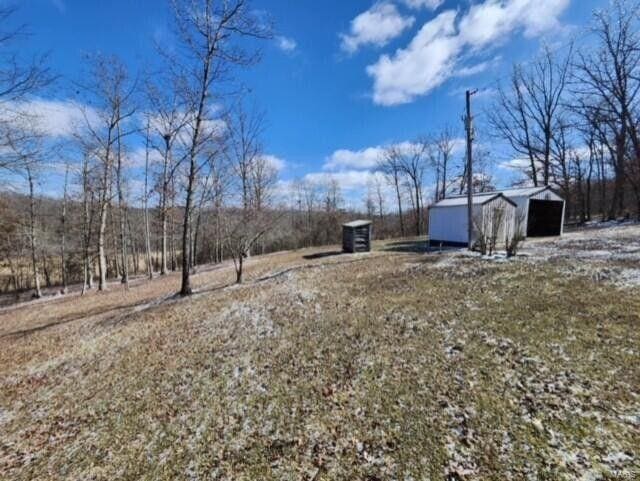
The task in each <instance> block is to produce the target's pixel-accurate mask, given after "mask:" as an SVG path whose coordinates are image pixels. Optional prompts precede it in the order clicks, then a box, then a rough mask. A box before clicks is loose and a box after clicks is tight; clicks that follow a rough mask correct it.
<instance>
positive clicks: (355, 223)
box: [342, 220, 372, 227]
mask: <svg viewBox="0 0 640 481" xmlns="http://www.w3.org/2000/svg"><path fill="white" fill-rule="evenodd" d="M371 224H372V221H370V220H352V221H351V222H347V223H346V224H342V226H343V227H364V226H365V225H371Z"/></svg>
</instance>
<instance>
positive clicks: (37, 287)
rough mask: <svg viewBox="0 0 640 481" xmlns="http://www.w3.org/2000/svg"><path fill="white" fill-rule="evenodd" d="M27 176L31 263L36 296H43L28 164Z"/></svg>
mask: <svg viewBox="0 0 640 481" xmlns="http://www.w3.org/2000/svg"><path fill="white" fill-rule="evenodd" d="M27 177H28V181H29V233H30V244H31V265H32V268H33V281H34V287H35V292H34V297H36V298H40V297H42V290H41V289H40V273H39V272H38V260H37V255H36V249H37V240H36V199H35V191H34V186H33V173H32V171H31V167H29V166H27Z"/></svg>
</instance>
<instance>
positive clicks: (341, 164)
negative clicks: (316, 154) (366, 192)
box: [322, 138, 465, 172]
mask: <svg viewBox="0 0 640 481" xmlns="http://www.w3.org/2000/svg"><path fill="white" fill-rule="evenodd" d="M464 145H465V140H464V139H463V138H457V139H453V153H454V154H455V153H458V152H461V151H462V150H463V149H464ZM393 147H395V148H397V149H400V150H401V151H403V152H410V151H411V149H413V148H415V147H416V144H414V143H412V142H407V141H405V142H398V143H396V144H393ZM387 148H388V146H382V145H378V146H375V147H367V148H365V149H361V150H348V149H339V150H336V151H335V152H333V153H332V154H331V155H330V156H329V157H327V159H326V161H325V163H324V165H323V166H322V169H323V170H325V171H330V172H336V171H338V172H339V171H344V170H350V169H351V170H372V169H375V167H376V165H377V163H378V161H379V160H380V159H382V157H383V156H384V152H385V150H386V149H387Z"/></svg>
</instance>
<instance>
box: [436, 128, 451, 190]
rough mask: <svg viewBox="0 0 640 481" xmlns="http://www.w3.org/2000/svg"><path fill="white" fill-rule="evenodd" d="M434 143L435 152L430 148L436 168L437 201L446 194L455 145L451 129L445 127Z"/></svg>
mask: <svg viewBox="0 0 640 481" xmlns="http://www.w3.org/2000/svg"><path fill="white" fill-rule="evenodd" d="M434 144H435V152H433V149H431V155H432V163H433V164H434V167H435V169H436V201H438V200H441V199H444V198H445V197H446V196H447V189H448V188H449V182H448V173H449V167H450V165H451V159H452V157H453V152H454V150H455V147H456V139H455V137H454V135H453V130H452V129H451V128H450V127H445V129H444V130H442V132H440V134H439V135H438V136H437V137H436V139H435V141H434ZM434 154H435V155H434Z"/></svg>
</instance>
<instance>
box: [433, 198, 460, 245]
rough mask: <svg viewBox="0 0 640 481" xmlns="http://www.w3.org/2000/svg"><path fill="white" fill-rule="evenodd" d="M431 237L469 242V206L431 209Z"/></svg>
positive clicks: (440, 239)
mask: <svg viewBox="0 0 640 481" xmlns="http://www.w3.org/2000/svg"><path fill="white" fill-rule="evenodd" d="M429 239H434V240H439V241H449V242H464V243H466V242H467V206H466V205H460V206H450V207H436V208H431V209H429Z"/></svg>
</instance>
